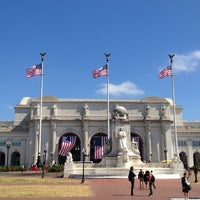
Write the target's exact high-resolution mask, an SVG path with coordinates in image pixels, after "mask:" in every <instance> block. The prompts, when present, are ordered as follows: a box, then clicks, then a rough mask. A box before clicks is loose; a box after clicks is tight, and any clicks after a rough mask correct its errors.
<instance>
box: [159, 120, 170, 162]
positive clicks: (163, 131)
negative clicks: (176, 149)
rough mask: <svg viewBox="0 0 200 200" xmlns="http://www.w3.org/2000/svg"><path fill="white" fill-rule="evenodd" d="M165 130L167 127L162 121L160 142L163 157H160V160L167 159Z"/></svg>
mask: <svg viewBox="0 0 200 200" xmlns="http://www.w3.org/2000/svg"><path fill="white" fill-rule="evenodd" d="M167 130H168V127H167V126H166V125H165V124H163V123H162V144H161V146H162V147H163V148H162V155H163V158H161V159H162V160H168V156H167V152H168V148H169V147H168V146H167Z"/></svg>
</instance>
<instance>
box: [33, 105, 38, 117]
mask: <svg viewBox="0 0 200 200" xmlns="http://www.w3.org/2000/svg"><path fill="white" fill-rule="evenodd" d="M33 114H34V116H38V115H39V105H38V104H36V105H35V106H34V112H33Z"/></svg>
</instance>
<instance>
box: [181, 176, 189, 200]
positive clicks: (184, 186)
mask: <svg viewBox="0 0 200 200" xmlns="http://www.w3.org/2000/svg"><path fill="white" fill-rule="evenodd" d="M181 184H182V192H183V194H184V198H185V200H188V199H189V191H190V190H191V186H190V182H189V181H188V178H187V173H184V174H183V177H182V178H181Z"/></svg>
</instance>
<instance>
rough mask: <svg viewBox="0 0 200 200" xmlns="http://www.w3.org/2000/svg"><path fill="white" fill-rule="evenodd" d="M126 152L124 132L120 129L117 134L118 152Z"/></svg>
mask: <svg viewBox="0 0 200 200" xmlns="http://www.w3.org/2000/svg"><path fill="white" fill-rule="evenodd" d="M125 150H126V132H125V131H124V129H123V128H122V127H121V128H120V130H119V133H118V152H123V151H125Z"/></svg>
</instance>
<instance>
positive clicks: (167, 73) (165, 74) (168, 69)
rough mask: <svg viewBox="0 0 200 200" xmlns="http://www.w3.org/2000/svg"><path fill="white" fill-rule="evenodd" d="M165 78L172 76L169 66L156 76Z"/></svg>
mask: <svg viewBox="0 0 200 200" xmlns="http://www.w3.org/2000/svg"><path fill="white" fill-rule="evenodd" d="M166 76H172V68H171V66H169V67H165V68H164V69H163V70H161V72H160V73H159V74H158V78H159V79H161V78H164V77H166Z"/></svg>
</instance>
